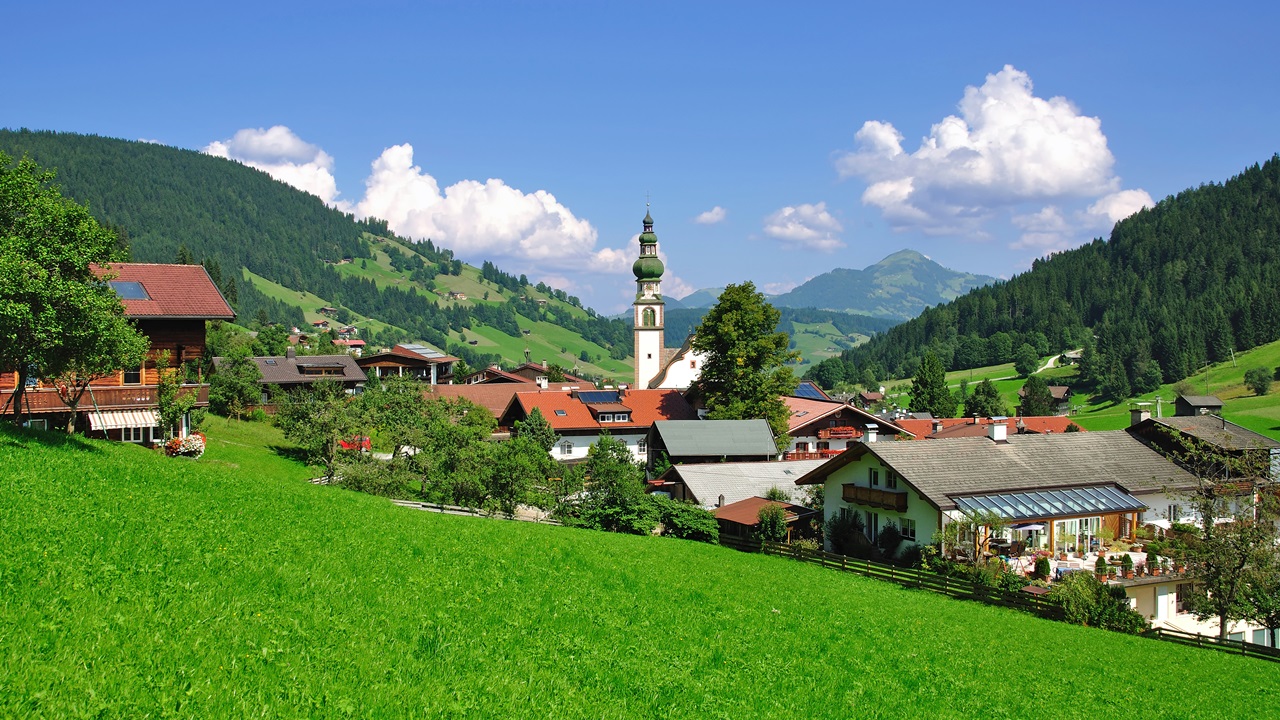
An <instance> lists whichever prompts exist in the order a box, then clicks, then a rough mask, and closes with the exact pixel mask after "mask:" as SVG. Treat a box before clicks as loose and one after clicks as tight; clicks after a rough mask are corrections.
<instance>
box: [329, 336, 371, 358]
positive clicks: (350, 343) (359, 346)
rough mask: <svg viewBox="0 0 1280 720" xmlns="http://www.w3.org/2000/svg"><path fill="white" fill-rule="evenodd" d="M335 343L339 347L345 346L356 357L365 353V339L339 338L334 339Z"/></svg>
mask: <svg viewBox="0 0 1280 720" xmlns="http://www.w3.org/2000/svg"><path fill="white" fill-rule="evenodd" d="M333 344H334V345H335V346H337V347H340V348H345V349H346V351H347V352H348V353H351V354H352V355H354V356H356V357H360V356H361V355H363V354H364V347H365V342H364V341H363V340H355V339H350V340H348V339H344V338H338V339H337V340H334V341H333Z"/></svg>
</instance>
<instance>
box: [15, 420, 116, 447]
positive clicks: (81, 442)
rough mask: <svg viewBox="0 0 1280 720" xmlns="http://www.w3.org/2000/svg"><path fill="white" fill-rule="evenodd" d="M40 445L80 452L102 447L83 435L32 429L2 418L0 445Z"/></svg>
mask: <svg viewBox="0 0 1280 720" xmlns="http://www.w3.org/2000/svg"><path fill="white" fill-rule="evenodd" d="M31 445H40V446H43V447H47V448H58V449H63V450H75V451H78V452H91V453H100V452H102V448H100V447H99V446H98V444H97V443H95V442H92V441H90V440H89V439H87V438H85V437H83V436H81V435H68V434H66V433H65V432H62V431H61V430H32V429H29V428H21V427H16V426H14V425H13V424H12V423H10V422H8V421H7V420H0V446H3V447H7V448H27V447H30V446H31Z"/></svg>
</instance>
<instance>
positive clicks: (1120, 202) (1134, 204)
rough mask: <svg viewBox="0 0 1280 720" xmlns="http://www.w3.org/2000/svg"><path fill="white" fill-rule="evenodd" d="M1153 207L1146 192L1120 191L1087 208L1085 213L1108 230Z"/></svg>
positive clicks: (1153, 204) (1153, 202)
mask: <svg viewBox="0 0 1280 720" xmlns="http://www.w3.org/2000/svg"><path fill="white" fill-rule="evenodd" d="M1155 205H1156V203H1155V201H1154V200H1152V199H1151V195H1149V194H1148V193H1147V191H1146V190H1121V191H1120V192H1117V193H1111V194H1110V195H1106V196H1104V197H1102V198H1100V199H1099V200H1098V201H1097V202H1095V203H1094V204H1092V205H1090V206H1089V209H1088V211H1087V212H1088V214H1089V215H1090V216H1093V217H1095V218H1098V221H1099V223H1101V224H1102V225H1104V226H1105V227H1108V228H1109V227H1111V226H1112V225H1115V224H1116V223H1118V222H1120V221H1121V220H1123V219H1125V218H1127V217H1129V216H1130V215H1132V214H1134V213H1136V212H1138V211H1139V210H1141V209H1143V208H1150V207H1155Z"/></svg>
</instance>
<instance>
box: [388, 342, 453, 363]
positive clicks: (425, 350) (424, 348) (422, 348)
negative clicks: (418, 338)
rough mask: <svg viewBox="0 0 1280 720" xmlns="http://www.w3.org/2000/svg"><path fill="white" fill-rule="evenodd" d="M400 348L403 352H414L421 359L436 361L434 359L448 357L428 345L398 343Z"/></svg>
mask: <svg viewBox="0 0 1280 720" xmlns="http://www.w3.org/2000/svg"><path fill="white" fill-rule="evenodd" d="M400 347H402V348H404V349H405V350H409V351H412V352H416V353H418V354H419V355H421V356H422V357H424V358H427V359H429V360H436V359H442V358H447V357H449V356H448V355H446V354H444V353H442V352H440V351H439V350H437V349H435V348H433V347H431V346H430V345H422V344H419V343H400Z"/></svg>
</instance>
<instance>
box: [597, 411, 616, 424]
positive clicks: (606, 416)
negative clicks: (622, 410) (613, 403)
mask: <svg viewBox="0 0 1280 720" xmlns="http://www.w3.org/2000/svg"><path fill="white" fill-rule="evenodd" d="M600 422H602V423H607V422H613V414H612V413H600Z"/></svg>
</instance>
